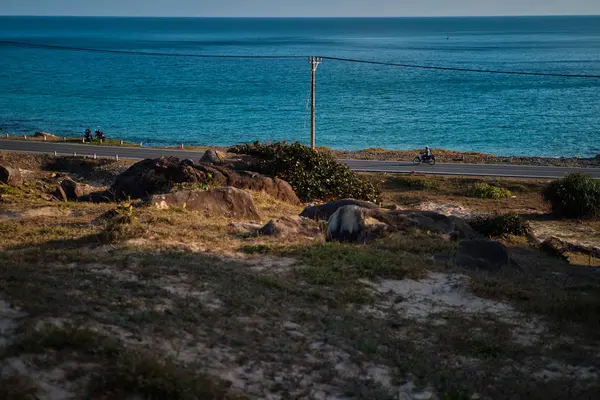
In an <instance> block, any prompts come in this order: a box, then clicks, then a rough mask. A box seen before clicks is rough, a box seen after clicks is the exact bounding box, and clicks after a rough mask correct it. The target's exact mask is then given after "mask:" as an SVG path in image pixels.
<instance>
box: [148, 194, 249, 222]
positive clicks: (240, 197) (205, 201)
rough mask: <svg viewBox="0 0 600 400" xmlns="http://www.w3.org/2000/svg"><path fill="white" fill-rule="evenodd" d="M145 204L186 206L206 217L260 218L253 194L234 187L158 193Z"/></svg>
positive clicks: (158, 206)
mask: <svg viewBox="0 0 600 400" xmlns="http://www.w3.org/2000/svg"><path fill="white" fill-rule="evenodd" d="M145 204H149V205H151V206H153V207H156V208H159V209H163V210H165V209H169V208H185V209H187V210H192V211H198V212H200V213H202V214H203V215H205V216H206V217H217V216H219V217H227V218H237V219H244V220H253V221H257V220H260V216H259V215H258V211H257V210H256V206H255V205H254V201H253V200H252V196H250V194H248V193H247V192H245V191H243V190H240V189H236V188H233V187H224V188H218V189H212V190H194V191H179V192H173V193H167V194H158V195H154V196H152V197H150V198H149V199H148V201H146V202H145Z"/></svg>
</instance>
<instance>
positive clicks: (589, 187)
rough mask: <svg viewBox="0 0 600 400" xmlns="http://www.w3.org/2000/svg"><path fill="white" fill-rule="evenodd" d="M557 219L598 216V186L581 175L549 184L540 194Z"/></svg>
mask: <svg viewBox="0 0 600 400" xmlns="http://www.w3.org/2000/svg"><path fill="white" fill-rule="evenodd" d="M542 195H543V197H544V200H545V201H546V202H548V203H550V205H551V207H552V212H553V213H554V214H555V215H556V216H558V217H567V218H582V217H598V216H600V184H599V183H598V182H597V181H595V180H594V179H592V178H591V177H589V176H588V175H584V174H581V173H575V174H569V175H567V176H566V177H565V178H564V179H558V180H556V181H553V182H551V183H550V184H549V185H548V186H547V187H546V188H545V189H544V191H543V193H542Z"/></svg>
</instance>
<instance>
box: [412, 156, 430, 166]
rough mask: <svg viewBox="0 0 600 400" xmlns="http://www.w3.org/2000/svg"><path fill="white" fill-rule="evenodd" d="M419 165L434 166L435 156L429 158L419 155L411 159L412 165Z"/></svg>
mask: <svg viewBox="0 0 600 400" xmlns="http://www.w3.org/2000/svg"><path fill="white" fill-rule="evenodd" d="M421 163H427V164H429V165H435V156H434V155H433V154H432V155H430V156H426V155H423V154H419V155H418V156H416V157H415V158H414V159H413V164H415V165H419V164H421Z"/></svg>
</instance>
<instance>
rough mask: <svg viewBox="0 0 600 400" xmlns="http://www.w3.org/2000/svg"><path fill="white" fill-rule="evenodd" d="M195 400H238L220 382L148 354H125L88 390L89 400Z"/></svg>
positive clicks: (97, 378) (98, 377)
mask: <svg viewBox="0 0 600 400" xmlns="http://www.w3.org/2000/svg"><path fill="white" fill-rule="evenodd" d="M133 394H135V395H139V396H142V397H143V398H147V399H172V400H198V399H207V400H208V399H211V400H212V399H214V400H217V399H241V398H242V397H237V396H231V395H229V394H228V391H227V388H226V387H225V386H224V385H223V384H221V383H220V382H218V383H216V382H215V380H214V379H212V378H209V377H208V376H206V375H204V374H199V373H197V372H196V371H194V370H192V369H191V368H188V367H185V366H182V365H180V364H178V363H176V362H174V361H172V360H170V359H158V358H156V357H154V356H151V355H149V354H147V353H141V352H139V353H138V352H124V353H123V354H121V355H120V356H119V357H118V358H117V359H116V360H115V363H114V364H113V365H109V366H108V367H107V369H106V370H105V371H104V372H103V373H102V374H101V375H99V376H97V377H96V378H95V379H94V380H93V381H92V382H91V386H90V391H89V395H90V396H92V398H107V396H108V398H119V399H122V398H127V395H133Z"/></svg>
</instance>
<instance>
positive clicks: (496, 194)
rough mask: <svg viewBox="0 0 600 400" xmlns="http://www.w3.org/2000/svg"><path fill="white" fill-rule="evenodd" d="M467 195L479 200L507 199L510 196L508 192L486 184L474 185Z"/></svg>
mask: <svg viewBox="0 0 600 400" xmlns="http://www.w3.org/2000/svg"><path fill="white" fill-rule="evenodd" d="M469 194H470V195H471V197H477V198H480V199H507V198H509V197H511V196H512V193H511V191H510V190H508V189H504V188H501V187H497V186H492V185H490V184H489V183H486V182H481V183H477V184H475V186H473V187H472V188H471V190H470V193H469Z"/></svg>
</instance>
